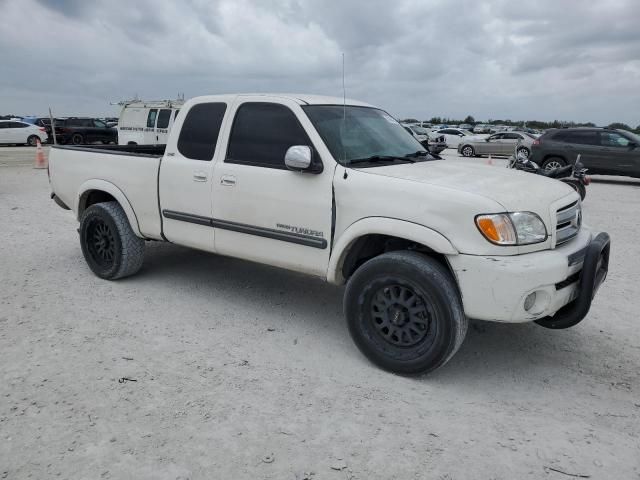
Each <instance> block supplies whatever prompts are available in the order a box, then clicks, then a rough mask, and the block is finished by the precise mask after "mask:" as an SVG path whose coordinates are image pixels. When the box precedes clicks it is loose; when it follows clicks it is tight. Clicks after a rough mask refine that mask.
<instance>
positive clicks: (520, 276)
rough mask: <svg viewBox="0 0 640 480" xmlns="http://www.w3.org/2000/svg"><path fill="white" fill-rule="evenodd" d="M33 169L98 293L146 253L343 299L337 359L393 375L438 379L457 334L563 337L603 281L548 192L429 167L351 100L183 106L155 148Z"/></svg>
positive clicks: (596, 238) (486, 173)
mask: <svg viewBox="0 0 640 480" xmlns="http://www.w3.org/2000/svg"><path fill="white" fill-rule="evenodd" d="M49 162H50V164H49V167H50V183H51V189H52V194H51V196H52V198H53V199H54V200H55V201H56V203H57V204H58V205H60V206H62V207H63V208H67V209H71V210H73V212H74V214H75V215H76V216H77V218H78V220H79V222H80V228H79V233H80V245H81V247H82V252H83V254H84V257H85V259H86V261H87V263H88V265H89V267H90V268H91V270H92V271H93V272H94V273H95V274H96V275H98V276H99V277H101V278H105V279H108V280H115V279H118V278H122V277H124V276H127V275H132V274H134V273H136V272H137V271H138V270H139V269H140V267H141V266H142V264H143V258H144V247H145V241H151V240H155V241H167V242H173V243H176V244H180V245H186V246H189V247H193V248H197V249H201V250H206V251H209V252H212V253H217V254H220V255H228V256H233V257H238V258H243V259H247V260H250V261H254V262H260V263H265V264H269V265H274V266H277V267H282V268H286V269H289V270H295V271H297V272H302V273H306V274H309V275H315V276H318V277H322V278H324V279H326V281H328V282H330V283H333V284H338V285H341V284H346V290H345V294H344V310H345V315H346V318H347V322H348V326H349V330H350V332H351V335H352V337H353V339H354V341H355V343H356V344H357V346H358V347H359V348H360V349H361V351H362V352H363V353H364V354H365V355H366V356H367V357H368V358H369V359H370V360H372V361H373V362H374V363H376V364H377V365H379V366H381V367H383V368H385V369H388V370H391V371H394V372H398V373H403V374H417V373H423V372H427V371H431V370H433V369H435V368H438V367H440V366H442V365H444V364H445V363H446V362H447V361H448V360H449V359H450V358H451V357H452V356H453V354H454V353H455V352H456V350H457V349H458V348H459V347H460V344H461V343H462V341H463V339H464V337H465V334H466V331H467V319H468V318H474V319H482V320H490V321H497V322H513V323H517V322H531V321H535V322H537V323H539V324H540V325H542V326H544V327H547V328H567V327H570V326H573V325H575V324H577V323H578V322H580V321H581V320H582V319H583V318H584V317H585V315H586V314H587V312H588V311H589V307H590V305H591V301H592V299H593V297H594V295H595V292H596V290H597V289H598V287H599V286H600V284H601V283H602V282H603V281H604V279H605V277H606V274H607V269H608V259H609V244H610V241H609V236H608V235H607V234H606V233H600V234H598V235H595V234H594V233H593V232H592V231H591V230H589V229H588V228H587V227H585V226H583V225H582V214H581V203H580V198H579V196H578V194H577V193H575V192H574V191H573V190H572V189H571V188H570V187H568V186H567V185H565V184H564V183H562V182H558V181H556V180H551V179H548V178H544V177H541V176H536V175H531V174H528V173H523V172H519V171H514V170H509V169H506V168H505V169H501V168H490V167H487V166H485V165H477V166H476V165H471V164H469V163H462V162H453V161H447V160H438V159H435V158H433V157H431V156H430V155H428V154H427V152H425V151H424V150H423V148H422V146H421V145H420V143H418V141H417V140H415V138H413V137H412V136H411V135H410V134H409V133H407V132H406V131H405V129H404V128H402V126H401V125H400V124H399V123H397V122H396V121H395V120H394V119H393V118H392V117H391V116H390V115H388V114H387V113H386V112H384V111H383V110H380V109H378V108H376V107H373V106H371V105H367V104H365V103H361V102H357V101H352V100H347V101H345V102H344V103H343V99H339V98H328V97H321V96H313V95H281V94H274V95H260V94H250V95H216V96H204V97H198V98H194V99H191V100H189V101H188V102H186V103H185V105H184V107H183V108H182V110H181V114H180V115H179V116H178V118H177V119H176V123H175V125H174V127H173V129H172V131H171V134H170V136H169V139H168V143H167V145H166V147H165V146H163V145H160V146H103V147H67V146H54V147H53V148H52V150H51V153H50V160H49Z"/></svg>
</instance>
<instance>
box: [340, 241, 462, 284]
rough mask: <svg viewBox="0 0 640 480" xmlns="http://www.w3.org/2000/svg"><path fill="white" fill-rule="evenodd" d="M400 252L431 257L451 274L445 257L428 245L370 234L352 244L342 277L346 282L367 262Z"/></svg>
mask: <svg viewBox="0 0 640 480" xmlns="http://www.w3.org/2000/svg"><path fill="white" fill-rule="evenodd" d="M398 250H412V251H416V252H421V253H424V254H425V255H429V256H430V257H432V258H434V259H436V260H437V261H438V262H440V263H441V264H442V265H443V266H445V267H446V268H447V270H449V271H450V272H451V268H450V267H449V264H448V262H447V260H446V259H445V257H444V255H443V254H441V253H438V252H435V251H434V250H433V249H431V248H429V247H427V246H426V245H422V244H420V243H417V242H414V241H412V240H407V239H405V238H400V237H394V236H391V235H379V234H370V235H365V236H363V237H360V238H358V239H357V240H356V241H355V242H353V243H352V244H351V247H350V248H349V251H348V252H347V255H346V257H345V259H344V262H343V263H342V276H343V277H344V279H345V280H348V279H349V277H351V275H353V274H354V272H355V271H356V270H357V269H358V268H359V267H360V266H361V265H362V264H363V263H365V262H366V261H367V260H371V259H372V258H374V257H377V256H378V255H382V254H383V253H387V252H394V251H398ZM452 275H453V272H452ZM454 278H455V277H454Z"/></svg>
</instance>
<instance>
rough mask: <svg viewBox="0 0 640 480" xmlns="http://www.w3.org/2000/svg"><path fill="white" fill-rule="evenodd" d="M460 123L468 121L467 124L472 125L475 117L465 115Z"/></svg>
mask: <svg viewBox="0 0 640 480" xmlns="http://www.w3.org/2000/svg"><path fill="white" fill-rule="evenodd" d="M462 123H468V124H471V125H473V124H474V123H476V119H475V118H473V117H472V116H471V115H467V116H466V117H465V119H464V122H462Z"/></svg>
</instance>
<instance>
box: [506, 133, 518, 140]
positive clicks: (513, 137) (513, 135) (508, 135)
mask: <svg viewBox="0 0 640 480" xmlns="http://www.w3.org/2000/svg"><path fill="white" fill-rule="evenodd" d="M502 138H504V139H505V140H522V136H520V135H519V134H517V133H505V134H504V135H503V137H502Z"/></svg>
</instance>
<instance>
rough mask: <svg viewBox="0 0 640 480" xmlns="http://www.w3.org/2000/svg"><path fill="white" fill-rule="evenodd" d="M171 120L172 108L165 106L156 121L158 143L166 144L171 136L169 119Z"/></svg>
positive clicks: (156, 141)
mask: <svg viewBox="0 0 640 480" xmlns="http://www.w3.org/2000/svg"><path fill="white" fill-rule="evenodd" d="M170 120H171V109H170V108H163V109H161V110H160V112H159V113H158V121H157V122H156V140H155V143H156V144H158V145H166V143H167V138H168V137H169V121H170Z"/></svg>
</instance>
